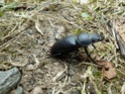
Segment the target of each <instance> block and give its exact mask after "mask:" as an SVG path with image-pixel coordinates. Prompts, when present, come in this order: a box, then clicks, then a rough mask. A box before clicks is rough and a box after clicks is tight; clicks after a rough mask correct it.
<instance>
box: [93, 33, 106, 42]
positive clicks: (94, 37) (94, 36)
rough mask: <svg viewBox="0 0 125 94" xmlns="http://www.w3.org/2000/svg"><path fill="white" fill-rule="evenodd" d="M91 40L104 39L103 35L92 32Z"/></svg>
mask: <svg viewBox="0 0 125 94" xmlns="http://www.w3.org/2000/svg"><path fill="white" fill-rule="evenodd" d="M91 40H92V42H98V41H102V40H104V37H103V36H101V35H99V34H92V35H91Z"/></svg>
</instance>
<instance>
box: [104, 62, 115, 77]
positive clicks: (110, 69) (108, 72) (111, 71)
mask: <svg viewBox="0 0 125 94" xmlns="http://www.w3.org/2000/svg"><path fill="white" fill-rule="evenodd" d="M102 74H103V78H107V79H113V78H115V77H116V75H117V74H116V69H115V66H114V64H113V63H110V62H106V65H105V66H103V68H102Z"/></svg>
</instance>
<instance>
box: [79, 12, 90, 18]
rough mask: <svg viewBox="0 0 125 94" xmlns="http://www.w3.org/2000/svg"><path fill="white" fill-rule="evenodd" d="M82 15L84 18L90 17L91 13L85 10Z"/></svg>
mask: <svg viewBox="0 0 125 94" xmlns="http://www.w3.org/2000/svg"><path fill="white" fill-rule="evenodd" d="M81 15H82V17H83V18H89V17H90V15H89V14H88V13H86V12H83V13H82V14H81Z"/></svg>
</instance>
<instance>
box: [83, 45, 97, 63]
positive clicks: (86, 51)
mask: <svg viewBox="0 0 125 94" xmlns="http://www.w3.org/2000/svg"><path fill="white" fill-rule="evenodd" d="M84 49H85V52H86V54H87V56H88V57H89V58H90V59H91V61H92V62H93V63H95V64H96V62H95V61H94V59H93V58H92V57H91V55H90V54H89V53H88V50H87V47H85V48H84Z"/></svg>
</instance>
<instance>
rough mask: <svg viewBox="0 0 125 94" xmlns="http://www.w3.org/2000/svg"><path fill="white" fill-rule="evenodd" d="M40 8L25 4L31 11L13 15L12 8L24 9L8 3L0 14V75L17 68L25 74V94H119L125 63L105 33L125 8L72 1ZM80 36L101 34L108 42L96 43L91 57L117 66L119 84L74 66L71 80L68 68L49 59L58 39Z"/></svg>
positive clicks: (95, 0)
mask: <svg viewBox="0 0 125 94" xmlns="http://www.w3.org/2000/svg"><path fill="white" fill-rule="evenodd" d="M74 1H75V0H74ZM39 2H40V3H38V2H37V1H36V2H35V1H34V2H33V3H29V2H26V3H25V4H24V3H23V4H24V5H25V6H27V7H30V8H31V10H17V11H14V10H13V7H15V6H16V5H18V6H20V5H22V3H21V2H18V4H17V3H11V4H10V3H9V0H8V1H7V4H6V5H5V6H3V7H2V8H1V12H2V16H1V18H0V69H8V68H11V67H13V66H19V67H20V68H21V69H22V70H23V77H22V81H21V82H20V84H22V85H23V86H24V89H25V93H26V94H29V92H30V91H32V90H33V89H34V87H36V86H40V87H41V89H42V92H44V94H119V92H120V91H121V87H122V85H123V82H124V81H125V79H124V75H125V72H124V70H125V65H124V63H125V61H124V59H123V58H122V57H121V56H120V53H119V52H116V50H117V44H116V41H115V38H114V37H112V36H111V35H110V34H109V33H108V32H107V30H110V29H108V26H107V22H108V21H109V20H111V19H116V18H117V17H118V16H122V17H124V11H125V9H124V4H125V2H124V1H122V0H110V1H107V0H91V2H89V3H88V4H85V5H82V4H77V3H74V2H72V1H71V0H69V1H65V0H64V1H61V0H58V1H56V0H52V1H49V2H47V1H46V0H45V1H44V0H43V1H39ZM82 14H83V15H82ZM80 32H90V33H92V32H96V33H101V34H103V36H104V37H105V39H106V40H107V41H103V42H100V43H97V44H96V47H97V49H96V50H94V52H93V53H92V54H93V55H96V56H97V57H98V59H104V60H106V61H108V62H112V63H114V64H115V66H116V69H117V77H116V78H115V79H112V80H102V74H101V70H100V69H98V68H97V67H96V66H95V65H93V64H92V63H91V62H90V63H88V62H85V61H82V62H81V61H80V62H79V61H73V60H72V61H71V64H69V66H70V70H69V71H70V75H71V76H68V75H67V71H68V64H67V62H66V61H62V60H56V59H53V58H50V57H49V51H50V48H51V46H52V44H53V43H54V42H55V40H54V34H55V33H56V34H57V35H58V37H60V36H66V35H69V34H78V33H80ZM90 50H91V48H90Z"/></svg>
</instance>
